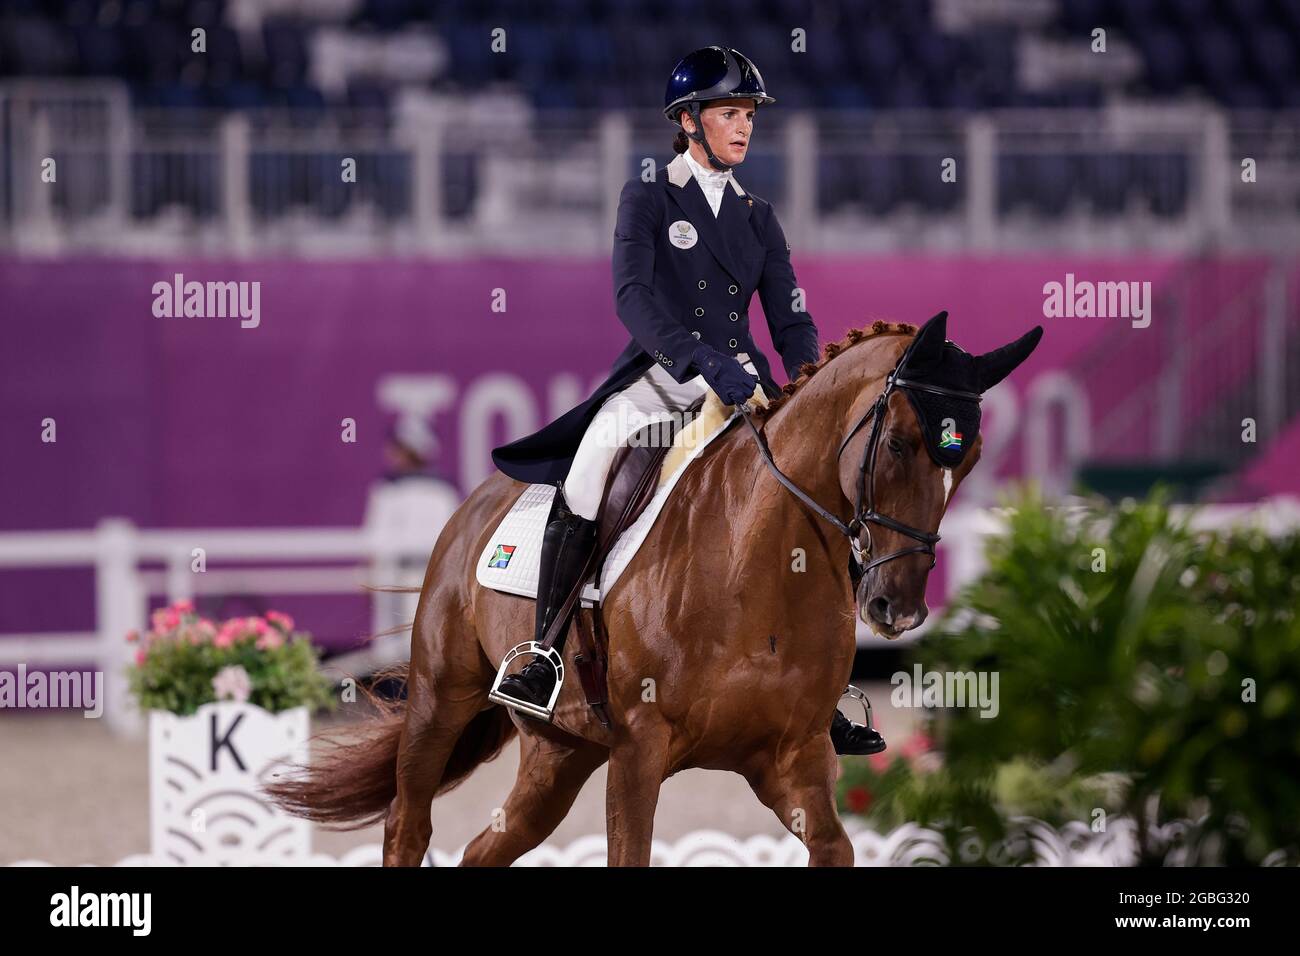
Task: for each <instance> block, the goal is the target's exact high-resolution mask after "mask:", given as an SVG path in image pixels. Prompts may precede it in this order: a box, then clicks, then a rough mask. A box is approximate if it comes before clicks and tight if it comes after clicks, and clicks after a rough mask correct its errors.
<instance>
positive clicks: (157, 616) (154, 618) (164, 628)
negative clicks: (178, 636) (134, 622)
mask: <svg viewBox="0 0 1300 956" xmlns="http://www.w3.org/2000/svg"><path fill="white" fill-rule="evenodd" d="M149 620H150V621H151V622H152V624H153V629H154V630H155V631H157V632H158V633H159V634H167V633H170V632H171V631H174V630H176V628H178V627H180V624H181V616H180V614H178V613H177V612H176V610H175V609H174V608H170V607H160V608H159V609H158V610H156V611H154V612H153V614H151V615H150V616H149Z"/></svg>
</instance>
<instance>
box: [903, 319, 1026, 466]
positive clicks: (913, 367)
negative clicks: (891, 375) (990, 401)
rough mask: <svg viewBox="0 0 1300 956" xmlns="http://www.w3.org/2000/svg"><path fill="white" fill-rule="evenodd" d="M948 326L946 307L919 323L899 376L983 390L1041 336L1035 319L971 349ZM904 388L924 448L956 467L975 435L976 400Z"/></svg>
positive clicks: (940, 461) (1009, 369)
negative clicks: (982, 349)
mask: <svg viewBox="0 0 1300 956" xmlns="http://www.w3.org/2000/svg"><path fill="white" fill-rule="evenodd" d="M947 326H948V313H947V312H940V313H939V314H938V315H936V316H935V317H934V318H932V319H931V320H930V321H929V322H927V323H925V325H923V326H921V330H920V331H919V332H917V333H916V338H914V339H913V340H912V344H911V345H909V346H908V347H907V351H906V352H904V353H903V357H902V358H901V359H900V360H899V363H898V371H897V373H896V374H897V376H898V377H899V378H901V379H905V380H907V381H909V382H917V383H919V384H922V385H936V386H939V387H941V388H948V389H956V390H958V391H963V392H975V393H982V392H986V391H988V390H989V389H990V388H992V387H993V386H994V385H996V384H998V382H1000V381H1002V380H1003V379H1004V378H1006V377H1007V376H1008V375H1010V374H1011V372H1012V371H1013V370H1014V369H1015V368H1016V366H1017V365H1019V364H1020V363H1021V362H1023V361H1024V360H1025V359H1027V358H1028V357H1029V353H1031V352H1032V351H1033V350H1034V347H1035V346H1037V345H1038V340H1039V339H1041V338H1042V337H1043V328H1042V326H1040V325H1036V326H1034V327H1033V328H1032V329H1031V330H1030V331H1028V332H1026V333H1025V334H1024V335H1022V336H1021V337H1020V338H1018V339H1016V341H1014V342H1012V343H1011V344H1010V345H1004V346H1002V348H1000V349H994V350H993V351H992V352H987V353H985V354H984V355H971V354H970V353H969V352H966V351H965V350H963V349H961V348H958V347H957V346H956V345H953V344H952V343H951V342H949V341H947ZM902 391H904V392H905V393H906V394H907V400H908V401H909V402H911V403H912V408H913V409H915V410H916V417H917V420H918V421H919V422H920V424H921V435H922V436H923V439H924V443H925V450H926V451H927V452H929V454H930V457H931V458H932V459H933V460H934V462H935V464H937V465H939V466H940V467H942V468H956V467H957V466H958V465H960V464H961V462H962V459H963V458H965V457H966V452H967V451H968V450H969V449H970V448H971V446H972V445H974V444H975V439H976V438H978V437H979V430H980V403H979V402H977V401H975V400H974V399H969V398H959V397H956V396H951V395H936V394H935V393H934V392H927V391H922V390H919V389H914V388H905V389H902Z"/></svg>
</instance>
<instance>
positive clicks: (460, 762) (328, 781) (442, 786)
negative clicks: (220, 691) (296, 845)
mask: <svg viewBox="0 0 1300 956" xmlns="http://www.w3.org/2000/svg"><path fill="white" fill-rule="evenodd" d="M407 668H408V665H407V664H405V663H402V664H398V665H396V666H394V667H391V668H387V669H385V670H384V671H383V672H382V673H381V674H380V675H378V680H377V681H376V683H378V681H379V680H397V681H401V682H403V683H404V682H405V680H406V674H407ZM365 692H366V695H367V697H368V698H369V699H370V703H371V704H372V705H373V706H374V707H375V709H376V710H377V713H376V715H375V716H373V717H371V718H370V719H369V720H367V721H365V723H363V724H362V725H361V726H360V727H350V728H347V729H345V730H344V731H342V732H341V733H339V734H337V735H327V734H321V735H319V736H318V737H317V738H315V739H316V740H318V741H320V742H321V743H322V744H323V747H324V750H323V752H322V753H320V754H319V755H318V756H316V757H315V758H313V760H312V762H311V765H310V766H309V767H297V768H294V769H295V771H296V772H295V773H293V775H291V776H284V777H280V778H279V779H276V780H274V781H273V782H272V783H270V784H268V785H266V787H265V788H264V789H265V792H266V793H267V795H268V796H269V797H270V798H271V800H272V801H273V802H274V803H275V804H276V805H278V806H279V807H280V808H282V809H283V810H285V811H286V812H288V813H291V814H293V815H295V816H299V817H304V818H306V819H308V820H311V821H313V822H315V823H319V824H323V825H324V826H326V827H328V828H329V829H334V830H356V829H360V828H361V827H365V826H369V825H370V824H372V823H378V822H379V821H380V820H383V819H384V817H385V816H387V814H388V807H389V805H390V804H391V803H392V802H393V798H394V797H395V796H397V749H398V744H399V742H400V741H401V738H402V727H403V725H404V723H405V720H406V703H405V701H404V700H401V699H389V698H383V697H379V696H378V695H377V694H374V693H373V692H371V691H370V689H369V688H366V689H365ZM514 735H515V725H514V722H513V721H511V720H510V715H509V713H508V712H507V711H506V709H505V708H504V707H492V708H490V709H488V710H484V711H481V712H479V713H478V714H476V715H475V716H474V718H473V719H472V720H471V721H470V722H469V724H468V725H467V726H466V727H465V729H464V730H463V731H461V734H460V737H459V738H457V740H456V744H455V746H454V747H453V748H452V752H451V755H450V756H449V757H448V758H447V766H446V769H445V770H444V771H443V775H442V780H441V782H440V783H439V784H438V790H437V794H443V793H446V792H448V791H449V790H452V789H453V788H455V787H457V786H459V785H460V784H461V783H463V782H464V781H465V780H466V779H467V778H468V777H469V775H470V774H471V773H472V772H473V771H474V769H475V768H476V767H478V766H479V765H480V764H483V763H486V762H487V761H489V760H492V759H493V758H495V757H496V756H497V754H499V753H500V752H501V749H502V748H503V747H504V746H505V745H506V744H507V743H509V741H510V738H511V737H513V736H514Z"/></svg>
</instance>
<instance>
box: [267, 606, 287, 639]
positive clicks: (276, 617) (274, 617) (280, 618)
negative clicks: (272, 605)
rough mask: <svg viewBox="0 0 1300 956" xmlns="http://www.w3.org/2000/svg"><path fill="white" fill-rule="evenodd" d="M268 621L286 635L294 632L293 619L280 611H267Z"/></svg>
mask: <svg viewBox="0 0 1300 956" xmlns="http://www.w3.org/2000/svg"><path fill="white" fill-rule="evenodd" d="M266 619H267V620H268V621H270V622H271V623H272V624H274V625H275V626H276V627H278V628H279V629H280V630H282V631H284V632H285V633H286V634H287V633H288V632H289V631H292V630H293V618H291V617H290V616H289V615H288V614H284V613H282V612H280V611H267V612H266Z"/></svg>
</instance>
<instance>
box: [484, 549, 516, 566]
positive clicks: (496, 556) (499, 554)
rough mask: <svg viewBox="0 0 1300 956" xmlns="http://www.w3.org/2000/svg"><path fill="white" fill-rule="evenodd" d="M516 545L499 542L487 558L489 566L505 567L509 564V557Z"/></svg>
mask: <svg viewBox="0 0 1300 956" xmlns="http://www.w3.org/2000/svg"><path fill="white" fill-rule="evenodd" d="M516 547H518V546H517V545H513V544H499V545H497V549H496V551H495V552H494V553H493V555H492V557H490V558H488V567H489V568H505V567H509V566H510V558H511V556H513V555H514V553H515V548H516Z"/></svg>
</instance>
